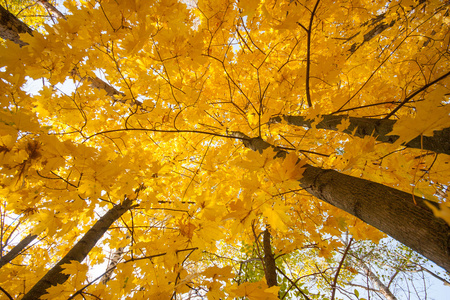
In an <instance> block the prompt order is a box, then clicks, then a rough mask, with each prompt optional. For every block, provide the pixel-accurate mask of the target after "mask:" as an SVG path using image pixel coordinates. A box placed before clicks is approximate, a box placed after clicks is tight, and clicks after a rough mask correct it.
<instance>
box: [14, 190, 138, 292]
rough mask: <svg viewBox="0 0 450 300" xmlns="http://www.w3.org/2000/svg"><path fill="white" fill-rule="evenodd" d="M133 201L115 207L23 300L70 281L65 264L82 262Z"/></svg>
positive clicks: (127, 200) (126, 200) (129, 200)
mask: <svg viewBox="0 0 450 300" xmlns="http://www.w3.org/2000/svg"><path fill="white" fill-rule="evenodd" d="M132 203H133V200H131V199H128V198H127V199H125V201H123V203H122V204H119V205H116V206H114V207H113V208H112V209H110V210H109V211H108V212H107V213H106V214H105V215H104V216H103V217H101V218H100V219H99V220H98V221H97V222H96V223H95V224H94V226H92V228H91V229H89V230H88V232H86V234H85V235H84V236H83V237H82V238H81V240H80V241H78V242H77V243H76V244H75V246H73V248H72V249H71V250H70V251H69V252H68V253H67V254H66V256H64V257H63V258H62V259H61V260H60V261H59V262H58V263H57V264H56V265H55V266H54V267H53V268H51V269H50V270H49V271H48V272H47V274H45V275H44V277H42V278H41V279H40V280H39V281H38V282H37V283H36V284H35V285H34V286H33V287H32V288H31V290H29V291H28V293H26V294H25V296H23V298H22V300H34V299H39V298H40V297H41V296H42V295H44V294H46V293H47V291H46V290H47V289H48V288H50V287H51V286H54V285H57V284H63V283H64V282H66V280H67V279H69V277H70V275H67V274H63V273H62V271H63V268H62V267H61V266H62V265H63V264H68V263H70V262H71V261H78V262H81V261H83V259H84V258H85V257H86V256H87V255H88V253H89V251H91V249H92V248H93V247H94V246H95V244H96V243H97V241H98V240H99V239H100V238H101V237H102V236H103V234H104V233H105V232H106V231H107V230H108V228H109V227H110V226H111V225H112V224H113V223H114V222H115V221H116V220H117V219H118V218H119V217H120V216H121V215H122V214H124V213H125V212H126V211H127V210H128V209H130V208H131V207H132Z"/></svg>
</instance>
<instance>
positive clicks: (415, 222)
mask: <svg viewBox="0 0 450 300" xmlns="http://www.w3.org/2000/svg"><path fill="white" fill-rule="evenodd" d="M232 135H233V136H236V137H239V138H248V137H246V136H245V135H244V134H243V133H240V132H239V133H232ZM244 145H245V146H246V147H249V148H250V149H252V150H255V151H256V150H257V151H260V152H261V151H262V150H264V149H266V148H269V147H273V146H272V145H270V144H269V143H267V142H265V141H264V140H262V139H261V138H253V139H251V138H248V139H247V140H244ZM274 148H275V150H279V149H277V148H276V147H274ZM284 154H285V152H284V151H279V155H277V156H279V157H280V156H283V155H284ZM299 181H300V186H301V187H303V188H304V189H305V190H306V191H307V192H308V193H310V194H311V195H313V196H315V197H317V198H319V199H321V200H323V201H325V202H327V203H329V204H331V205H333V206H335V207H337V208H340V209H342V210H344V211H346V212H348V213H350V214H352V215H354V216H356V217H358V218H360V219H361V220H363V221H364V222H366V223H367V224H370V225H372V226H374V227H375V228H378V229H379V230H381V231H383V232H384V233H386V234H388V235H390V236H391V237H393V238H394V239H396V240H397V241H399V242H401V243H403V244H405V245H406V246H408V247H410V248H411V249H413V250H414V251H416V252H418V253H420V254H422V255H423V256H425V257H427V258H428V259H430V260H431V261H433V262H435V263H436V264H438V265H439V266H441V267H442V268H444V269H445V270H447V271H448V272H450V227H449V226H448V225H447V223H446V222H445V221H444V220H442V219H441V218H437V217H435V216H434V214H433V212H432V211H431V209H430V208H429V207H428V206H427V205H426V204H425V203H428V204H431V205H436V204H435V203H434V202H432V201H429V200H426V199H423V198H419V197H414V196H413V195H411V194H408V193H405V192H402V191H399V190H397V189H394V188H391V187H388V186H385V185H382V184H379V183H376V182H372V181H369V180H365V179H361V178H356V177H352V176H349V175H345V174H341V173H339V172H337V171H334V170H326V169H321V168H318V167H314V166H311V165H305V171H304V173H303V177H302V178H301V179H300V180H299Z"/></svg>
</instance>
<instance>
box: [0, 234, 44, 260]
mask: <svg viewBox="0 0 450 300" xmlns="http://www.w3.org/2000/svg"><path fill="white" fill-rule="evenodd" d="M35 238H37V235H31V234H29V235H27V236H26V237H25V238H24V239H23V240H21V241H20V242H19V243H18V244H17V245H16V246H14V248H12V249H11V251H9V252H8V253H7V254H6V255H5V256H3V257H2V258H0V268H1V267H3V266H4V265H6V264H7V263H9V262H10V261H12V260H13V259H14V258H15V257H16V256H17V255H19V253H20V252H22V250H23V249H25V247H27V246H28V245H29V244H30V243H31V242H32V241H34V239H35Z"/></svg>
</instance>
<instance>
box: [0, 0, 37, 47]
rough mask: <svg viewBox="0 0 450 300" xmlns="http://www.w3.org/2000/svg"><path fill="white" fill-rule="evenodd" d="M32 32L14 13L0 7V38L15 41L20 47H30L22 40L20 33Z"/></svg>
mask: <svg viewBox="0 0 450 300" xmlns="http://www.w3.org/2000/svg"><path fill="white" fill-rule="evenodd" d="M32 32H33V31H32V30H31V28H30V27H28V26H27V25H26V24H25V23H23V22H22V21H20V20H19V19H17V18H16V16H14V15H13V14H12V13H10V12H9V11H7V10H6V9H5V8H4V7H3V6H1V5H0V37H1V38H3V39H5V40H10V41H13V42H14V43H16V44H19V45H20V46H25V45H28V44H27V43H25V42H24V41H22V40H21V39H20V36H19V34H20V33H29V34H31V35H32Z"/></svg>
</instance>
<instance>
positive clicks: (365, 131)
mask: <svg viewBox="0 0 450 300" xmlns="http://www.w3.org/2000/svg"><path fill="white" fill-rule="evenodd" d="M322 117H323V120H322V121H320V122H319V123H318V124H317V125H316V127H317V128H319V129H328V130H336V131H337V130H338V129H337V125H339V124H340V123H341V122H342V121H343V120H345V119H347V118H348V119H349V121H350V126H349V127H348V128H347V129H345V130H344V132H345V133H348V134H351V135H355V136H357V137H361V138H363V137H365V136H367V135H372V134H373V135H374V136H375V138H376V140H377V141H380V142H383V143H391V144H392V143H394V142H395V141H396V140H397V139H398V136H397V135H388V134H389V132H391V131H392V129H393V127H394V124H395V122H396V121H395V120H389V119H370V118H356V117H348V116H334V115H324V116H322ZM282 119H283V120H285V121H286V122H287V123H288V124H290V125H294V126H304V127H308V128H310V127H311V126H312V123H313V121H314V120H306V119H305V117H302V116H282V117H275V118H272V119H271V120H270V122H271V123H280V122H281V120H282ZM422 145H423V148H422ZM405 146H406V147H409V148H416V149H425V150H430V151H433V152H436V153H444V154H448V155H450V128H445V129H443V130H440V131H435V132H434V135H433V136H423V137H420V136H418V137H416V138H415V139H413V140H411V141H410V142H408V143H407V144H406V145H405Z"/></svg>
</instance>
